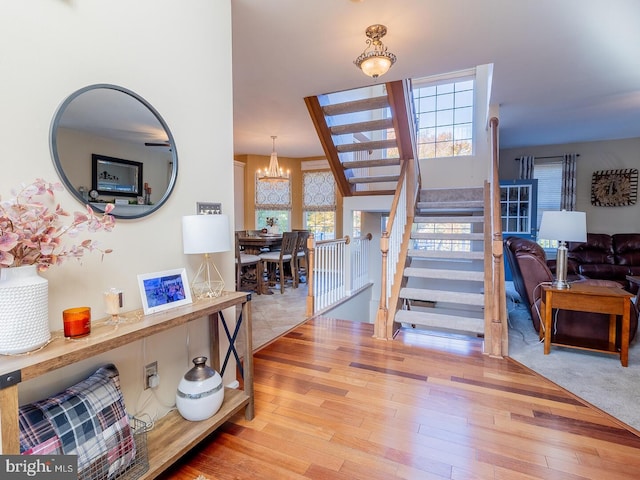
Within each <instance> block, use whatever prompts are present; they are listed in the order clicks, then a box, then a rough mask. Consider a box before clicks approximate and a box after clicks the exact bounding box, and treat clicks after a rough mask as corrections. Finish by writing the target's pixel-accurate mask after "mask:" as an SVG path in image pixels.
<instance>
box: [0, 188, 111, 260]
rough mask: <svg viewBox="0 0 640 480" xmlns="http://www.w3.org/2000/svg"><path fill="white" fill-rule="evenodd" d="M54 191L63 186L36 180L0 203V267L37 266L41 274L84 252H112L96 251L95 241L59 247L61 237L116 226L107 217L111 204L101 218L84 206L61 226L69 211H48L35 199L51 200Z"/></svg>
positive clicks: (78, 256) (58, 206) (97, 246)
mask: <svg viewBox="0 0 640 480" xmlns="http://www.w3.org/2000/svg"><path fill="white" fill-rule="evenodd" d="M56 190H62V184H60V183H49V182H45V181H44V180H42V179H40V178H38V179H36V180H35V182H33V183H32V184H30V185H22V187H21V189H20V190H18V191H13V192H12V193H13V194H14V195H15V196H14V198H11V199H9V200H0V267H2V268H4V267H19V266H21V265H38V270H41V271H42V270H46V269H48V268H49V267H50V266H52V265H59V264H60V263H62V262H63V261H64V260H65V259H66V258H76V259H81V258H82V256H83V254H84V252H85V251H89V252H92V251H99V252H101V253H102V255H105V254H107V253H111V249H101V248H99V245H98V243H97V242H96V241H94V240H83V241H82V242H81V243H80V244H79V245H71V246H66V245H63V244H62V237H63V236H64V235H67V236H69V237H71V238H73V237H76V236H78V235H79V234H80V233H81V232H83V231H85V230H86V231H89V232H99V231H101V230H104V231H105V232H110V231H111V230H113V228H114V227H115V220H114V218H113V216H112V215H110V213H111V212H112V211H113V208H114V205H113V204H108V205H106V207H105V211H104V214H103V215H98V214H96V213H95V212H94V211H93V209H92V208H91V207H90V206H89V205H87V209H86V211H85V212H74V214H73V220H72V221H71V223H70V224H69V225H64V224H61V223H60V222H61V217H70V216H71V215H70V214H69V213H68V212H66V211H65V210H63V209H62V208H61V207H60V205H56V207H55V210H50V209H49V207H47V206H46V205H45V204H44V203H42V202H40V201H38V200H36V199H35V197H40V196H43V195H44V196H47V197H49V201H50V200H52V199H53V197H54V191H56Z"/></svg>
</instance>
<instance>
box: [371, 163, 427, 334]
mask: <svg viewBox="0 0 640 480" xmlns="http://www.w3.org/2000/svg"><path fill="white" fill-rule="evenodd" d="M415 163H416V161H415V160H413V159H412V160H407V161H405V162H403V164H402V169H401V171H400V179H399V180H398V185H397V187H396V192H395V195H394V197H393V202H392V203H391V210H390V213H389V220H387V225H386V227H385V229H384V231H383V232H382V236H381V238H380V252H381V254H382V267H381V281H380V302H379V305H378V311H377V313H376V320H375V325H374V334H373V336H374V337H375V338H381V339H387V340H390V339H392V338H393V336H394V335H395V333H396V331H397V328H396V326H395V322H394V317H395V313H396V310H397V307H398V301H399V296H400V285H401V282H402V269H401V268H399V265H400V264H401V263H403V262H404V259H405V258H406V254H407V247H408V243H409V237H410V234H411V225H412V224H413V209H414V206H415V202H416V195H417V191H418V189H417V177H416V176H414V175H409V174H408V172H414V171H415V168H416V166H415ZM408 206H410V208H411V212H408ZM408 213H410V214H408Z"/></svg>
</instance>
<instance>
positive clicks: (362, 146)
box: [336, 139, 397, 153]
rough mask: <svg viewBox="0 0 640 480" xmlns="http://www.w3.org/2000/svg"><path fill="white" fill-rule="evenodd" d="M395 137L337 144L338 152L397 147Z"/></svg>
mask: <svg viewBox="0 0 640 480" xmlns="http://www.w3.org/2000/svg"><path fill="white" fill-rule="evenodd" d="M396 147H397V143H396V140H395V139H391V140H373V141H370V142H356V143H343V144H342V145H336V150H337V151H338V153H348V152H368V151H369V150H382V149H386V148H396Z"/></svg>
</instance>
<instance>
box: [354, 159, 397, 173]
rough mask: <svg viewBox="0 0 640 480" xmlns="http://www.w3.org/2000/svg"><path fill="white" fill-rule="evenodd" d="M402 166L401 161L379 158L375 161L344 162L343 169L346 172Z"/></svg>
mask: <svg viewBox="0 0 640 480" xmlns="http://www.w3.org/2000/svg"><path fill="white" fill-rule="evenodd" d="M398 165H400V159H399V158H397V157H395V158H378V159H375V160H351V161H348V162H342V168H344V169H345V170H348V169H351V168H374V167H394V166H398Z"/></svg>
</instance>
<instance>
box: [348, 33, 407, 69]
mask: <svg viewBox="0 0 640 480" xmlns="http://www.w3.org/2000/svg"><path fill="white" fill-rule="evenodd" d="M364 33H365V34H366V35H367V37H368V39H367V47H366V48H365V49H364V51H363V52H362V53H361V54H360V56H359V57H358V58H356V59H355V60H354V61H353V63H355V64H356V66H357V67H358V68H359V69H360V70H362V72H363V73H364V74H365V75H368V76H370V77H373V78H378V77H379V76H380V75H384V74H385V73H387V72H388V71H389V69H390V68H391V66H392V65H393V64H394V63H396V56H395V55H394V54H393V53H391V52H388V51H387V47H385V46H384V44H383V43H382V40H381V38H382V37H384V36H385V35H386V34H387V27H385V26H384V25H379V24H376V25H371V26H370V27H367V29H366V30H365V32H364Z"/></svg>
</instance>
